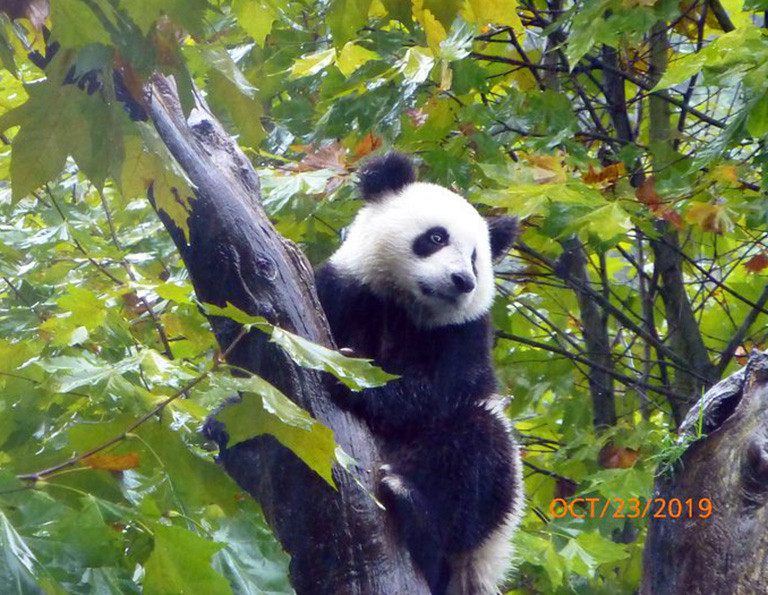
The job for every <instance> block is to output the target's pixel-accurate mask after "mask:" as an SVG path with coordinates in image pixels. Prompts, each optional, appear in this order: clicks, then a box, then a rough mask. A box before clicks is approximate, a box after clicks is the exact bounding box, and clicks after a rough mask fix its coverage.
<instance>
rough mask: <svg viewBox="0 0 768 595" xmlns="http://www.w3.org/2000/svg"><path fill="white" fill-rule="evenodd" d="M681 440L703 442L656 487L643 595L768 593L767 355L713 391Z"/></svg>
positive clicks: (688, 420)
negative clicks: (690, 439)
mask: <svg viewBox="0 0 768 595" xmlns="http://www.w3.org/2000/svg"><path fill="white" fill-rule="evenodd" d="M681 434H682V435H689V436H693V437H694V438H697V437H699V438H698V439H697V440H696V441H695V442H694V443H693V444H692V445H691V446H690V447H689V448H688V449H687V450H686V451H685V453H684V454H683V457H682V459H681V460H680V461H678V463H677V464H676V465H675V467H674V469H673V470H672V471H671V472H668V473H666V474H664V475H662V476H661V477H660V478H659V479H658V480H657V482H656V489H655V493H654V500H653V503H652V506H651V507H650V512H649V516H650V517H651V522H650V527H649V530H648V537H647V539H646V542H645V550H644V551H643V586H642V591H641V593H643V594H644V595H678V594H679V595H683V594H685V595H699V594H700V595H704V594H707V595H708V594H709V593H718V594H727V593H765V592H766V589H768V506H767V505H768V353H755V354H753V355H752V357H751V358H750V360H749V363H748V364H747V366H746V368H745V369H742V370H741V371H739V372H737V373H736V374H734V375H732V376H730V377H729V378H726V379H725V380H723V381H722V382H720V383H718V384H717V385H716V386H714V387H713V388H712V389H710V390H709V391H708V392H707V393H706V394H705V395H704V397H703V398H702V399H701V400H700V401H699V403H698V405H696V406H694V407H693V408H692V409H691V411H690V412H689V414H688V416H687V417H686V419H685V421H684V422H683V425H682V426H681ZM677 503H679V504H680V506H679V507H678V504H677ZM678 513H679V514H678ZM662 515H663V516H662ZM673 516H678V518H672V517H673Z"/></svg>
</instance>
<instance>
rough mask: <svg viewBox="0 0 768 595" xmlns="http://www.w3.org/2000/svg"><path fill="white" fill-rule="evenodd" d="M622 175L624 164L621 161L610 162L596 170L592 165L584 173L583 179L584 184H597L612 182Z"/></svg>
mask: <svg viewBox="0 0 768 595" xmlns="http://www.w3.org/2000/svg"><path fill="white" fill-rule="evenodd" d="M623 175H624V164H623V163H622V162H618V163H612V164H611V165H608V166H606V167H604V168H603V169H601V170H600V171H597V170H596V169H595V168H594V167H593V166H592V165H590V166H589V171H588V172H587V173H586V174H584V177H583V180H584V182H585V183H586V184H599V183H601V182H609V183H613V182H615V181H616V180H618V179H619V177H620V176H623Z"/></svg>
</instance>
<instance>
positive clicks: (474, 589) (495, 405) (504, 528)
mask: <svg viewBox="0 0 768 595" xmlns="http://www.w3.org/2000/svg"><path fill="white" fill-rule="evenodd" d="M504 404H505V400H504V399H502V398H501V397H499V395H493V396H491V398H490V399H489V400H488V402H487V404H486V406H487V407H488V408H489V409H490V410H491V411H493V412H494V413H495V414H496V415H497V416H498V418H499V419H500V420H501V421H502V422H503V423H504V425H505V426H506V427H507V430H508V431H509V432H510V434H509V440H510V441H511V442H512V445H513V456H512V460H511V462H510V464H511V465H512V475H513V484H514V489H515V494H514V500H513V502H512V510H510V512H509V513H508V514H507V517H506V519H504V522H503V523H502V524H501V525H500V526H499V527H497V528H496V530H495V531H493V532H492V533H491V534H490V535H489V536H488V537H487V539H486V540H485V542H483V544H482V545H481V546H480V547H479V548H477V549H475V550H473V551H471V552H468V553H466V554H462V555H459V556H456V558H455V559H453V560H451V582H450V583H449V585H448V590H447V595H496V594H497V593H499V592H500V591H499V586H500V584H501V583H503V582H504V579H505V578H506V577H507V575H508V574H509V572H510V570H511V568H512V556H513V555H514V553H515V550H514V545H513V544H512V536H513V535H514V534H515V531H516V530H517V525H518V524H519V523H520V520H521V519H522V518H523V512H524V509H525V497H524V495H523V466H522V463H521V462H520V454H519V451H518V448H517V443H516V442H515V440H514V438H513V437H512V434H511V429H512V424H510V422H509V418H508V417H507V416H506V415H505V414H504Z"/></svg>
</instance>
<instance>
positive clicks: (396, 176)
mask: <svg viewBox="0 0 768 595" xmlns="http://www.w3.org/2000/svg"><path fill="white" fill-rule="evenodd" d="M358 176H359V177H360V191H361V192H362V194H363V198H364V199H365V200H366V201H371V202H376V201H377V200H378V199H380V198H381V197H382V196H384V195H385V194H387V193H389V192H397V191H398V190H401V189H402V188H404V187H405V186H407V185H408V184H412V183H413V182H414V181H415V180H416V174H415V173H414V171H413V163H411V160H410V159H409V158H408V157H407V156H406V155H403V154H402V153H387V154H386V155H384V156H383V157H378V158H376V159H371V160H370V161H368V162H367V163H365V165H363V166H362V167H361V168H360V171H359V172H358Z"/></svg>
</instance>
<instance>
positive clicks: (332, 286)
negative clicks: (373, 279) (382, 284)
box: [315, 262, 382, 348]
mask: <svg viewBox="0 0 768 595" xmlns="http://www.w3.org/2000/svg"><path fill="white" fill-rule="evenodd" d="M315 286H316V288H317V297H318V298H319V299H320V305H321V306H322V307H323V310H324V311H325V315H326V318H327V319H328V324H329V325H330V327H331V334H332V335H333V338H334V340H335V341H336V344H337V346H338V347H350V348H360V347H361V346H362V344H363V343H367V341H365V339H367V338H368V337H369V336H370V335H373V334H375V333H376V332H377V330H376V329H375V328H373V325H374V324H376V323H378V321H379V317H378V316H377V314H378V313H379V312H380V311H381V308H382V304H381V301H380V300H379V299H378V298H377V297H376V296H375V295H374V294H373V292H371V290H370V289H369V288H368V287H366V286H365V285H363V284H362V283H360V282H359V281H357V280H356V279H354V278H353V277H351V276H350V275H346V274H344V273H343V272H341V271H339V270H338V269H337V268H336V267H335V266H334V265H333V264H332V263H330V262H327V263H325V264H324V265H322V266H320V267H319V268H318V269H317V270H316V271H315Z"/></svg>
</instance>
